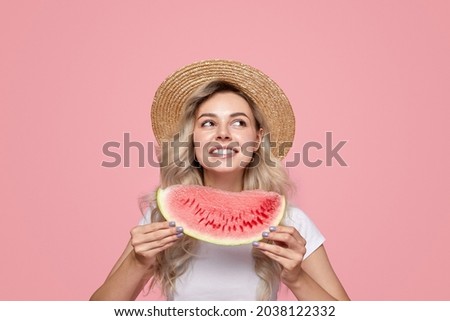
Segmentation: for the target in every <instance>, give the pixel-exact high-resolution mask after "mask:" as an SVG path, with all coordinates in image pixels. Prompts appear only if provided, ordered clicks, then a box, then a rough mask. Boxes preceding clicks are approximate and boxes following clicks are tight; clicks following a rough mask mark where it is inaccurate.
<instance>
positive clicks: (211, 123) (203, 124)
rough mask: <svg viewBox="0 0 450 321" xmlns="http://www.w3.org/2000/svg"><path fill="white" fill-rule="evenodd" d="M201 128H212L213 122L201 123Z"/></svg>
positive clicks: (205, 121)
mask: <svg viewBox="0 0 450 321" xmlns="http://www.w3.org/2000/svg"><path fill="white" fill-rule="evenodd" d="M200 126H201V127H212V126H214V122H213V121H212V120H204V121H202V122H201V125H200Z"/></svg>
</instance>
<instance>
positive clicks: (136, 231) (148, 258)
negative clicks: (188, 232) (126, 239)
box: [130, 222, 184, 268]
mask: <svg viewBox="0 0 450 321" xmlns="http://www.w3.org/2000/svg"><path fill="white" fill-rule="evenodd" d="M130 234H131V239H130V244H131V246H132V247H133V254H134V258H135V259H136V261H137V263H139V264H140V265H142V266H144V267H146V268H150V267H151V266H152V265H153V264H154V263H155V260H156V254H158V253H159V252H161V251H164V250H165V249H167V248H169V247H171V246H172V245H174V244H175V242H176V241H177V240H179V239H180V238H181V237H182V236H183V235H184V234H183V228H182V227H181V226H176V225H175V222H157V223H150V224H146V225H139V226H136V227H134V228H133V229H132V230H131V231H130Z"/></svg>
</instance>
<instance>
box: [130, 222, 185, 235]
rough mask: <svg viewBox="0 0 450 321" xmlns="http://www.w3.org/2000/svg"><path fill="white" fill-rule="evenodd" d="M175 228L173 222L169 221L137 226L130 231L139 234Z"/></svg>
mask: <svg viewBox="0 0 450 321" xmlns="http://www.w3.org/2000/svg"><path fill="white" fill-rule="evenodd" d="M175 226H176V223H175V222H173V221H171V222H167V221H164V222H155V223H150V224H144V225H138V226H136V227H134V228H133V229H132V231H133V230H137V231H138V232H140V233H152V232H154V231H157V230H163V229H168V228H173V227H175Z"/></svg>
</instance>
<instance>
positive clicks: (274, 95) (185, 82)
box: [151, 60, 295, 159]
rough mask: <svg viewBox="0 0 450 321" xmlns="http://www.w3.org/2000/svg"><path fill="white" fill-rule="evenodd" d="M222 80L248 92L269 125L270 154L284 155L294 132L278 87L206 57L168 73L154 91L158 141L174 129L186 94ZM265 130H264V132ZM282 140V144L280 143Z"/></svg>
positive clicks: (231, 64)
mask: <svg viewBox="0 0 450 321" xmlns="http://www.w3.org/2000/svg"><path fill="white" fill-rule="evenodd" d="M211 80H224V81H226V82H229V83H231V84H232V85H234V86H236V87H237V88H239V89H240V90H241V91H242V92H243V93H245V94H246V95H248V96H249V97H250V98H251V99H252V100H253V101H254V102H255V103H256V105H257V106H258V107H259V108H260V109H261V111H262V113H263V115H264V118H265V120H266V122H267V123H268V125H269V127H270V140H271V141H272V142H275V143H276V145H274V146H273V147H272V153H273V155H274V156H276V157H278V158H280V159H281V158H283V157H284V156H286V154H287V152H288V151H289V148H290V147H291V144H290V143H292V141H293V138H294V133H295V118H294V112H293V111H292V107H291V104H290V103H289V100H288V99H287V97H286V95H285V94H284V93H283V91H282V90H281V88H280V87H279V86H278V85H277V84H276V83H275V82H274V81H273V80H272V79H270V78H269V77H268V76H267V75H265V74H264V73H262V72H261V71H259V70H258V69H256V68H254V67H251V66H249V65H245V64H242V63H239V62H236V61H228V60H206V61H200V62H196V63H193V64H190V65H188V66H185V67H183V68H181V69H179V70H178V71H176V72H175V73H173V74H172V75H171V76H169V77H168V78H167V79H166V80H165V81H164V82H163V83H162V84H161V85H160V86H159V88H158V90H157V91H156V94H155V97H154V99H153V105H152V109H151V121H152V128H153V133H154V134H155V137H156V140H157V141H158V144H160V145H161V141H164V140H168V139H169V138H170V137H171V136H173V135H174V134H175V132H176V130H177V126H178V121H179V119H180V118H181V115H182V113H183V108H184V104H185V102H186V100H187V99H188V97H189V96H190V95H191V94H192V93H193V91H194V90H195V89H197V88H198V87H199V86H200V85H202V84H204V83H205V82H209V81H211ZM264 132H265V133H267V129H265V131H264ZM283 143H284V144H283Z"/></svg>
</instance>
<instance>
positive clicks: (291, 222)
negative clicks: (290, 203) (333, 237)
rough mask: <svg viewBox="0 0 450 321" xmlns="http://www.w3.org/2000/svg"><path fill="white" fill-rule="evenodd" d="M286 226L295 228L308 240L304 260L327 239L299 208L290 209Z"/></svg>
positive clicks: (285, 220)
mask: <svg viewBox="0 0 450 321" xmlns="http://www.w3.org/2000/svg"><path fill="white" fill-rule="evenodd" d="M284 224H285V225H287V226H293V227H295V228H296V229H297V231H299V233H300V235H301V236H302V237H303V238H304V239H305V240H306V253H305V255H304V257H303V259H306V258H307V257H308V256H309V255H311V253H313V252H314V251H315V250H317V249H318V248H319V246H321V245H322V244H323V242H325V237H324V236H323V235H322V233H320V231H319V229H318V228H317V226H316V225H315V224H314V222H313V221H312V220H311V219H310V218H309V217H308V216H307V215H306V214H305V213H304V212H303V211H302V210H301V209H299V208H296V207H289V208H288V210H287V215H286V218H285V219H284Z"/></svg>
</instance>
